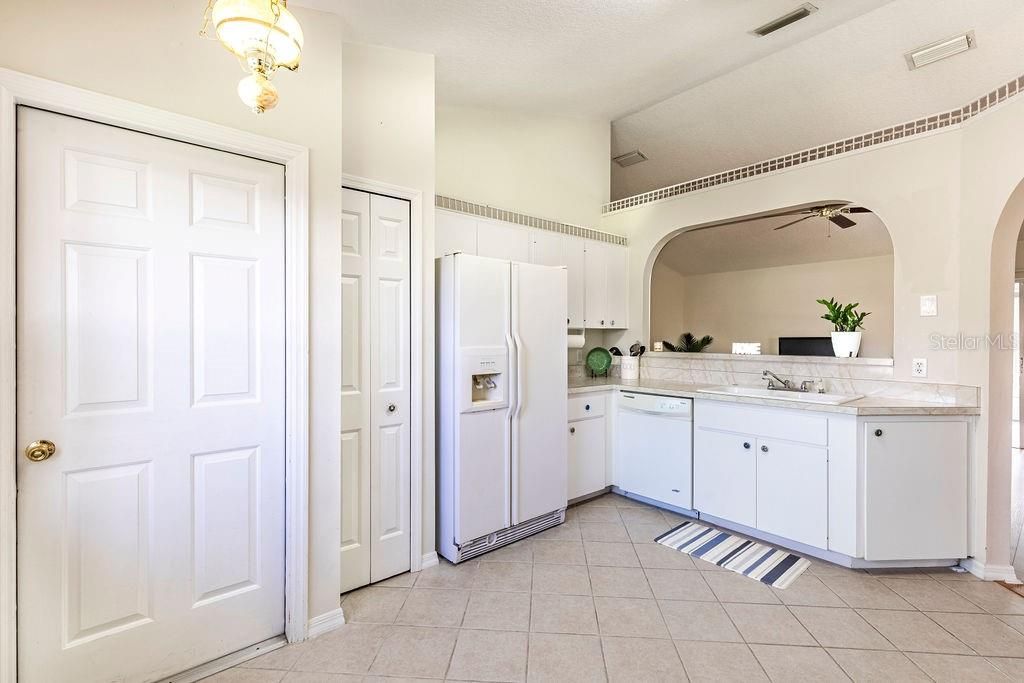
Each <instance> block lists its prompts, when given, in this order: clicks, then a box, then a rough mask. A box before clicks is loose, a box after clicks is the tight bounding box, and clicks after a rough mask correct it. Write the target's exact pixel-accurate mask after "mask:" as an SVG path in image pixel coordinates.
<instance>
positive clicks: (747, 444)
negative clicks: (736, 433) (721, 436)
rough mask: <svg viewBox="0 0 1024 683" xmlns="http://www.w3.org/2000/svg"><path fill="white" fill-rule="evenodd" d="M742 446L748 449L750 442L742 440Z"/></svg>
mask: <svg viewBox="0 0 1024 683" xmlns="http://www.w3.org/2000/svg"><path fill="white" fill-rule="evenodd" d="M743 447H744V448H746V449H747V450H748V451H749V450H750V442H749V441H744V442H743Z"/></svg>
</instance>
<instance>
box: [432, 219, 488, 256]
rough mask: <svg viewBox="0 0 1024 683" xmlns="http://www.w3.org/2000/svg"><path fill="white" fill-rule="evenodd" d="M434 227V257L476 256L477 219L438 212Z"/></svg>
mask: <svg viewBox="0 0 1024 683" xmlns="http://www.w3.org/2000/svg"><path fill="white" fill-rule="evenodd" d="M434 215H435V219H434V222H435V225H434V256H435V257H440V256H444V255H445V254H454V253H455V252H457V251H461V252H462V253H463V254H476V223H477V219H476V218H475V217H473V216H469V215H466V214H464V213H455V212H454V211H436V212H435V214H434Z"/></svg>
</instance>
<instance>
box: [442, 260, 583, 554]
mask: <svg viewBox="0 0 1024 683" xmlns="http://www.w3.org/2000/svg"><path fill="white" fill-rule="evenodd" d="M437 268H438V273H437V276H438V279H437V339H438V346H437V356H438V364H437V387H438V403H437V427H438V429H437V432H438V433H437V445H438V454H437V463H438V473H437V484H438V524H437V527H438V534H439V536H438V539H437V545H438V549H439V551H440V553H441V555H443V556H444V557H446V558H448V560H450V561H452V562H459V561H461V560H465V559H468V558H470V557H475V556H477V555H480V554H481V553H485V552H487V551H489V550H493V549H495V548H498V547H500V546H502V545H505V544H507V543H511V542H513V541H515V540H518V539H520V538H523V537H525V536H528V535H530V534H532V533H536V532H537V531H541V530H543V529H546V528H548V527H551V526H554V525H556V524H560V523H561V522H562V521H564V520H565V505H566V492H567V486H568V481H567V479H568V464H567V463H568V440H567V435H566V424H567V420H568V415H567V406H568V403H567V400H566V394H567V381H568V377H567V368H566V362H567V357H568V355H567V352H566V349H567V340H566V327H565V320H566V309H567V306H568V304H567V279H566V270H565V268H558V267H551V266H538V265H533V264H529V263H515V262H511V261H505V260H501V259H493V258H485V257H482V256H472V255H469V254H460V253H456V254H452V255H449V256H444V257H442V258H439V259H437Z"/></svg>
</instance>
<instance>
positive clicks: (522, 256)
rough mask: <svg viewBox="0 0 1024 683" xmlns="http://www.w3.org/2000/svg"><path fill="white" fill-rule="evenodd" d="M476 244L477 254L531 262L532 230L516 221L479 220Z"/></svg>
mask: <svg viewBox="0 0 1024 683" xmlns="http://www.w3.org/2000/svg"><path fill="white" fill-rule="evenodd" d="M476 246H477V252H476V253H477V256H489V257H491V258H500V259H508V260H509V261H518V262H520V263H529V262H530V231H529V230H527V229H526V228H523V227H521V226H518V225H515V224H514V223H506V222H505V221H494V220H488V219H480V220H478V221H477V223H476Z"/></svg>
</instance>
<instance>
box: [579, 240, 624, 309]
mask: <svg viewBox="0 0 1024 683" xmlns="http://www.w3.org/2000/svg"><path fill="white" fill-rule="evenodd" d="M586 245H587V246H586V250H587V253H586V326H587V327H589V328H624V327H628V321H627V317H628V316H627V305H628V300H629V271H628V267H629V263H628V256H627V250H626V247H622V246H618V245H614V244H608V243H607V242H596V241H593V240H587V242H586Z"/></svg>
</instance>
